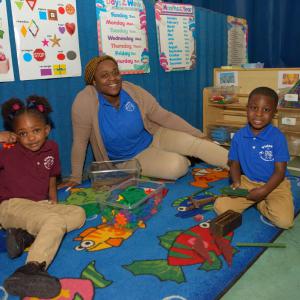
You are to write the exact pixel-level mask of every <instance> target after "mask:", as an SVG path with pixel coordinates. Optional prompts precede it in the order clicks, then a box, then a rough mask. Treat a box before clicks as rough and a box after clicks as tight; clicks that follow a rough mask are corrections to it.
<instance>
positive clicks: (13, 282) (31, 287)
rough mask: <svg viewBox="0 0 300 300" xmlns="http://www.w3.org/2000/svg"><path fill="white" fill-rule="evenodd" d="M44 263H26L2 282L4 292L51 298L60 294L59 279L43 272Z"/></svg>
mask: <svg viewBox="0 0 300 300" xmlns="http://www.w3.org/2000/svg"><path fill="white" fill-rule="evenodd" d="M45 266H46V263H45V262H44V263H42V264H40V263H37V262H28V263H27V264H26V265H24V266H22V267H20V268H18V269H17V270H16V271H15V272H14V273H13V274H12V275H10V276H9V277H8V278H7V279H6V280H5V281H4V288H5V290H6V291H7V292H8V293H9V294H11V295H15V296H19V297H21V298H23V297H37V298H53V297H55V296H57V295H58V294H59V293H60V290H61V285H60V282H59V279H58V278H56V277H53V276H51V275H49V274H48V272H47V271H45Z"/></svg>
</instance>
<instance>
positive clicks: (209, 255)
mask: <svg viewBox="0 0 300 300" xmlns="http://www.w3.org/2000/svg"><path fill="white" fill-rule="evenodd" d="M209 228H210V222H202V223H200V224H199V225H196V226H193V227H191V228H189V229H187V230H185V231H170V232H167V233H166V234H165V235H163V236H160V237H159V239H160V244H161V246H163V247H164V248H166V249H167V250H168V256H167V260H163V259H159V260H139V261H134V262H132V263H131V264H129V265H124V266H123V267H124V268H125V269H127V270H128V271H130V272H132V273H133V274H134V275H146V274H147V275H153V276H156V277H158V278H159V279H160V280H162V281H164V280H172V281H175V282H177V283H182V282H185V281H186V280H185V275H184V272H183V270H182V267H183V266H188V265H195V264H201V266H200V267H199V268H198V269H199V270H204V271H211V270H220V269H221V268H222V266H223V264H222V260H221V259H220V256H221V255H222V256H223V257H224V259H225V261H226V262H227V264H228V265H229V266H231V264H232V257H233V255H234V253H235V252H236V250H235V248H233V247H232V246H231V244H230V243H231V240H232V237H233V232H231V233H229V234H228V235H226V236H225V237H215V236H213V235H212V234H211V231H210V229H209Z"/></svg>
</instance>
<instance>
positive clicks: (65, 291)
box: [23, 261, 112, 300]
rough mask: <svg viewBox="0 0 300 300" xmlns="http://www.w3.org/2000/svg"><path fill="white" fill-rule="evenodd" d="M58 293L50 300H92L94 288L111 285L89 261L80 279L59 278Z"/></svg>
mask: <svg viewBox="0 0 300 300" xmlns="http://www.w3.org/2000/svg"><path fill="white" fill-rule="evenodd" d="M59 281H60V284H61V291H60V293H59V294H58V295H57V296H56V297H54V298H51V300H92V299H94V294H95V288H106V287H107V286H109V285H111V284H112V281H110V280H107V279H106V278H105V277H104V276H103V275H102V274H101V273H99V272H98V271H97V270H96V268H95V261H91V262H90V263H89V264H88V265H87V266H86V267H85V268H84V269H83V270H82V272H81V274H80V278H60V279H59ZM23 300H49V299H44V298H37V297H25V298H23Z"/></svg>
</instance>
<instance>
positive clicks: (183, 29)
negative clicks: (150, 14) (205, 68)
mask: <svg viewBox="0 0 300 300" xmlns="http://www.w3.org/2000/svg"><path fill="white" fill-rule="evenodd" d="M155 20H156V28H157V39H158V54H159V62H160V65H161V67H162V68H163V69H164V70H165V71H166V72H169V71H181V70H190V69H193V68H194V67H195V65H196V40H195V33H196V31H195V29H196V24H195V11H194V7H193V6H192V5H186V4H175V3H164V2H157V3H155Z"/></svg>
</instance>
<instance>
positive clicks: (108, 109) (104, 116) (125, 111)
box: [98, 90, 153, 160]
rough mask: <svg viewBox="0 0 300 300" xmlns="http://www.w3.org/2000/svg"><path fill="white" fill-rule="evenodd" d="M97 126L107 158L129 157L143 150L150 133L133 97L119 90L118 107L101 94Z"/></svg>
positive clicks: (150, 137) (150, 136)
mask: <svg viewBox="0 0 300 300" xmlns="http://www.w3.org/2000/svg"><path fill="white" fill-rule="evenodd" d="M98 98H99V106H100V107H99V127H100V131H101V136H102V139H103V142H104V146H105V149H106V151H107V154H108V157H109V159H112V160H113V159H129V158H132V157H134V156H136V155H137V154H138V153H140V152H141V151H143V150H145V149H146V148H147V147H148V146H149V145H150V144H151V142H152V139H153V137H152V135H151V134H150V133H149V132H148V131H146V130H145V128H144V123H143V120H142V116H141V112H140V110H139V108H138V106H137V104H136V103H135V102H134V101H133V99H132V98H131V97H130V96H129V95H128V94H127V93H126V92H125V91H124V90H121V92H120V107H119V108H115V107H114V106H112V105H111V104H110V103H109V102H108V101H107V100H106V99H105V98H104V97H103V96H102V95H101V94H99V96H98Z"/></svg>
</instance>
